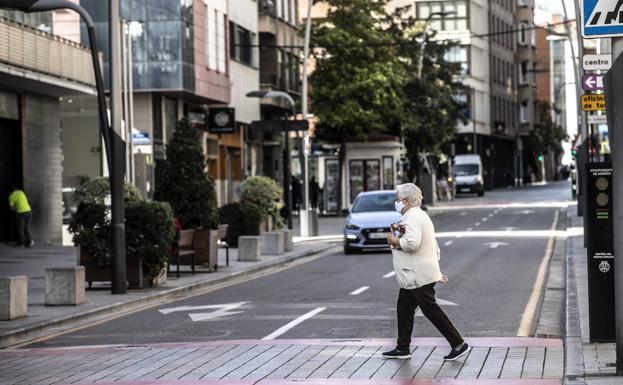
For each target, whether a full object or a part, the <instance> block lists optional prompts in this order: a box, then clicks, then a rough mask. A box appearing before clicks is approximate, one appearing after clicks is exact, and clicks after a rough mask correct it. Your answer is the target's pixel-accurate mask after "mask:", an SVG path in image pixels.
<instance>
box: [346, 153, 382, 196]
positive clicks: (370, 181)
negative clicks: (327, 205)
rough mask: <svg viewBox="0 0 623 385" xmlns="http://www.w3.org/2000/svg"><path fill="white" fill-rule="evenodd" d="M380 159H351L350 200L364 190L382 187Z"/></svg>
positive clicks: (374, 189)
mask: <svg viewBox="0 0 623 385" xmlns="http://www.w3.org/2000/svg"><path fill="white" fill-rule="evenodd" d="M380 163H381V162H380V161H379V160H377V159H366V160H351V161H350V168H349V170H350V172H349V175H350V201H351V202H353V201H354V200H355V198H356V197H357V194H359V193H360V192H363V191H377V190H380V189H381V176H380V171H381V170H380Z"/></svg>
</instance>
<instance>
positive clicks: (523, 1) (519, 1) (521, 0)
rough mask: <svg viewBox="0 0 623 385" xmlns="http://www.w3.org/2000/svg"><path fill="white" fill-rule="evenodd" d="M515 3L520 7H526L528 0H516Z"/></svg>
mask: <svg viewBox="0 0 623 385" xmlns="http://www.w3.org/2000/svg"><path fill="white" fill-rule="evenodd" d="M517 5H518V6H520V7H526V6H527V5H528V0H517Z"/></svg>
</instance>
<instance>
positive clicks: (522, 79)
mask: <svg viewBox="0 0 623 385" xmlns="http://www.w3.org/2000/svg"><path fill="white" fill-rule="evenodd" d="M526 84H528V62H527V61H522V62H521V64H520V65H519V85H526Z"/></svg>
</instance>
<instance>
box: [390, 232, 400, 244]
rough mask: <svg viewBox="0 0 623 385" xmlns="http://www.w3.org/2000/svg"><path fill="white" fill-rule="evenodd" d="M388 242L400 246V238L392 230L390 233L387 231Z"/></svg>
mask: <svg viewBox="0 0 623 385" xmlns="http://www.w3.org/2000/svg"><path fill="white" fill-rule="evenodd" d="M387 243H389V245H390V246H393V247H399V246H400V239H398V238H397V237H396V236H395V235H394V234H392V233H391V231H390V232H389V233H387Z"/></svg>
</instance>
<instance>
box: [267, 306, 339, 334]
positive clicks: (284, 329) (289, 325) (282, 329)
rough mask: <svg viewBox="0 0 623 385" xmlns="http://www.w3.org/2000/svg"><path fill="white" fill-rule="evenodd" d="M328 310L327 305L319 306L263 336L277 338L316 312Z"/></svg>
mask: <svg viewBox="0 0 623 385" xmlns="http://www.w3.org/2000/svg"><path fill="white" fill-rule="evenodd" d="M325 310H327V308H326V307H317V308H315V309H314V310H312V311H310V312H309V313H307V314H303V315H302V316H300V317H299V318H297V319H295V320H293V321H291V322H288V323H287V324H285V325H283V326H282V327H280V328H279V329H277V330H275V331H274V332H272V333H270V334H269V335H267V336H266V337H264V338H262V339H263V340H274V339H275V338H277V337H279V336H280V335H282V334H283V333H285V332H287V331H288V330H290V329H292V328H293V327H295V326H296V325H298V324H300V323H301V322H303V321H305V320H308V319H310V318H311V317H313V316H315V315H316V314H318V313H320V312H323V311H325Z"/></svg>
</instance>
